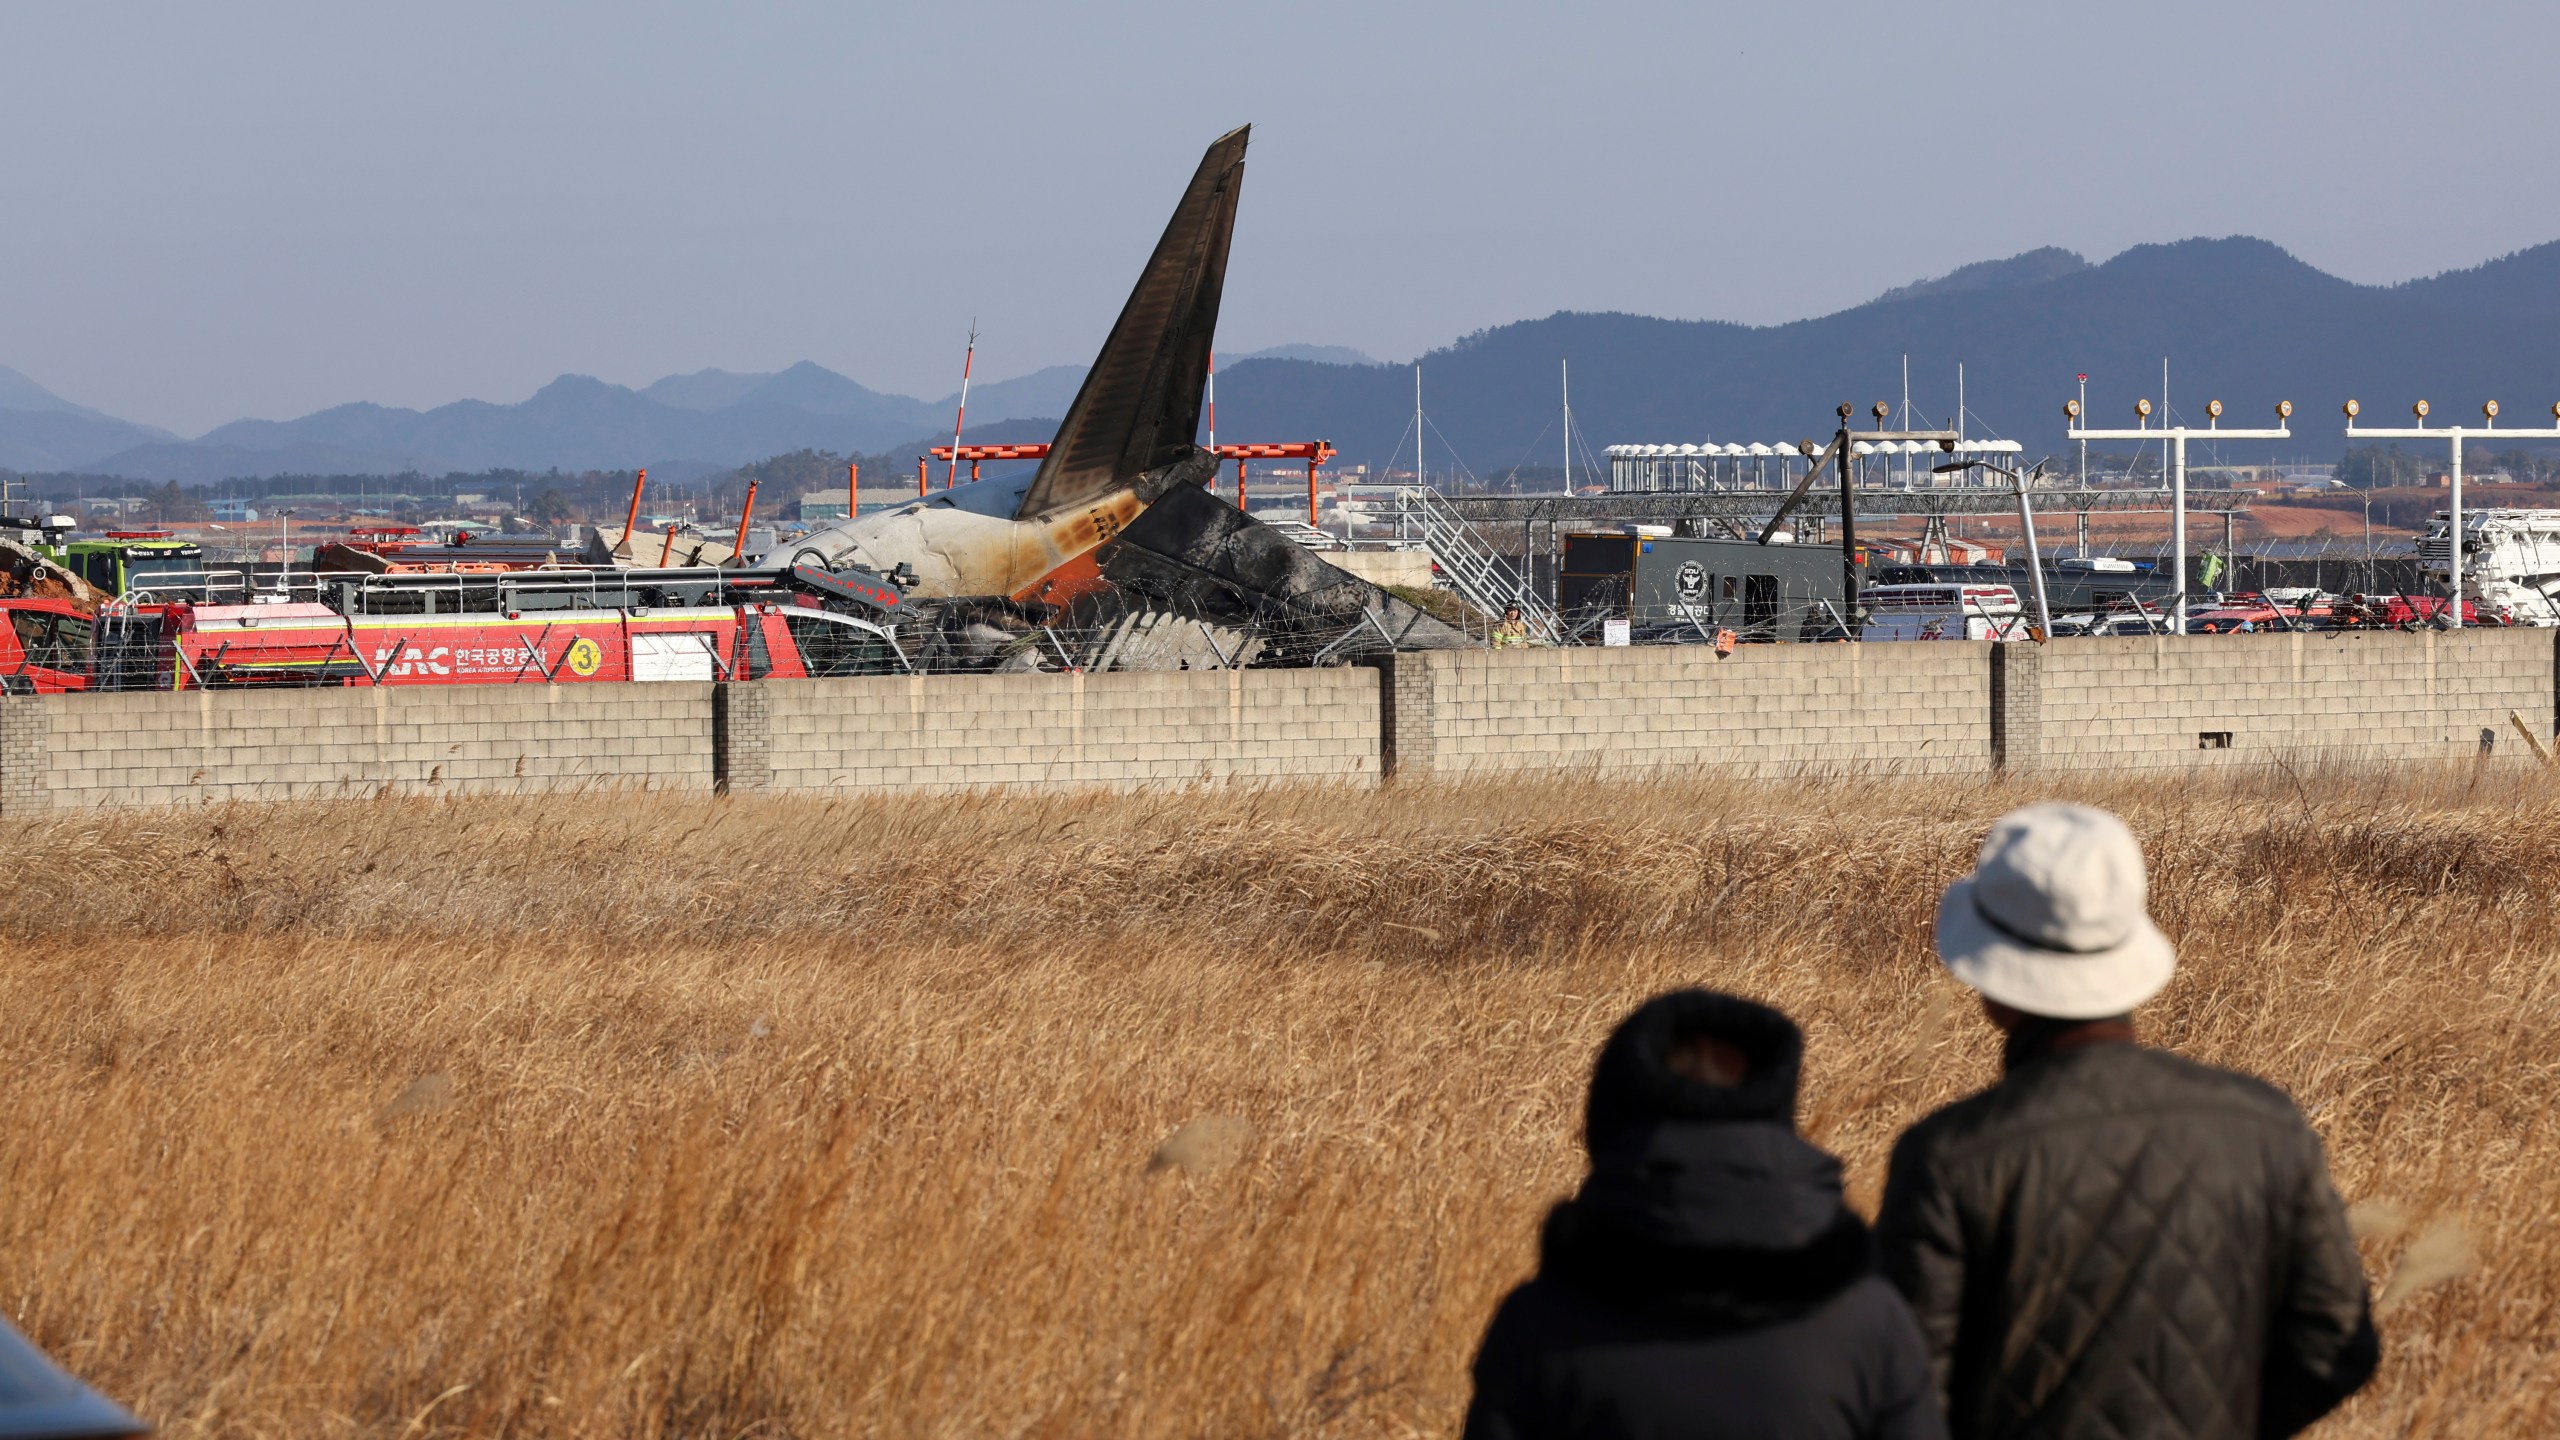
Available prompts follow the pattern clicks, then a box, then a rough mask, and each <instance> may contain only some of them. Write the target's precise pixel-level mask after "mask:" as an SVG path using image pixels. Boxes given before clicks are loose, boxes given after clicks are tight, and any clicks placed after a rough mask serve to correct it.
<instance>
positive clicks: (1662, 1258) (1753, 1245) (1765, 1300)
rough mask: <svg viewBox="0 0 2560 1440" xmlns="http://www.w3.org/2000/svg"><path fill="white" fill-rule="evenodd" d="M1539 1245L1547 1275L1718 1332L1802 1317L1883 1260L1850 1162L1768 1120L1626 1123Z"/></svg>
mask: <svg viewBox="0 0 2560 1440" xmlns="http://www.w3.org/2000/svg"><path fill="white" fill-rule="evenodd" d="M1539 1253H1540V1257H1541V1263H1540V1266H1539V1272H1540V1274H1542V1275H1545V1276H1548V1277H1551V1278H1553V1279H1555V1280H1558V1281H1560V1282H1562V1283H1564V1284H1567V1285H1571V1286H1573V1287H1574V1288H1576V1289H1578V1290H1582V1291H1584V1292H1586V1293H1589V1294H1591V1295H1594V1296H1597V1297H1598V1298H1600V1299H1602V1300H1604V1301H1607V1302H1608V1303H1609V1304H1611V1305H1614V1306H1616V1307H1618V1308H1620V1309H1624V1310H1630V1311H1634V1312H1637V1313H1640V1314H1648V1315H1658V1316H1661V1317H1664V1318H1668V1319H1676V1320H1679V1321H1682V1322H1684V1323H1690V1324H1697V1325H1703V1326H1707V1327H1709V1328H1717V1327H1735V1326H1750V1325H1766V1324H1770V1323H1772V1322H1774V1321H1778V1320H1783V1319H1786V1318H1788V1317H1790V1316H1794V1315H1800V1314H1802V1313H1804V1312H1805V1311H1807V1310H1810V1309H1812V1308H1813V1307H1814V1306H1816V1305H1819V1304H1821V1303H1822V1302H1823V1301H1825V1300H1827V1299H1829V1298H1830V1297H1831V1296H1833V1295H1834V1294H1837V1293H1838V1292H1839V1291H1840V1290H1841V1289H1842V1288H1843V1287H1845V1286H1847V1285H1849V1284H1850V1283H1852V1282H1854V1281H1856V1280H1857V1279H1858V1278H1859V1277H1861V1276H1863V1275H1866V1274H1867V1273H1868V1272H1869V1271H1870V1270H1871V1269H1873V1268H1874V1256H1873V1246H1872V1244H1871V1242H1870V1239H1869V1237H1868V1233H1867V1227H1866V1224H1865V1222H1863V1221H1861V1220H1860V1219H1859V1218H1858V1217H1857V1215H1856V1214H1855V1213H1853V1212H1852V1211H1850V1210H1849V1208H1848V1207H1847V1206H1846V1205H1843V1204H1842V1203H1841V1200H1840V1162H1839V1161H1837V1160H1835V1159H1833V1158H1832V1157H1831V1156H1829V1155H1827V1154H1825V1153H1823V1152H1822V1151H1821V1150H1818V1149H1816V1148H1815V1147H1813V1146H1811V1145H1808V1144H1806V1143H1805V1142H1804V1141H1803V1140H1801V1139H1799V1138H1797V1137H1796V1135H1795V1134H1794V1132H1793V1131H1791V1130H1789V1129H1788V1128H1786V1127H1785V1126H1782V1125H1776V1124H1772V1123H1769V1122H1767V1121H1756V1122H1755V1121H1741V1122H1731V1121H1697V1120H1664V1121H1656V1122H1654V1123H1651V1124H1648V1125H1644V1126H1640V1127H1638V1128H1637V1129H1634V1130H1630V1131H1623V1132H1620V1133H1619V1135H1618V1136H1617V1137H1616V1138H1615V1139H1614V1140H1613V1141H1612V1142H1611V1143H1610V1145H1609V1146H1608V1147H1607V1148H1606V1149H1604V1150H1602V1151H1601V1152H1600V1153H1599V1154H1597V1155H1595V1156H1593V1157H1592V1164H1591V1176H1590V1178H1589V1179H1587V1180H1585V1181H1584V1182H1583V1185H1582V1193H1581V1194H1579V1195H1576V1196H1575V1197H1574V1198H1573V1199H1571V1200H1568V1201H1566V1202H1564V1203H1563V1204H1561V1205H1558V1206H1557V1207H1556V1208H1555V1209H1554V1211H1553V1212H1551V1213H1550V1214H1549V1215H1548V1216H1547V1225H1546V1231H1545V1233H1544V1235H1543V1236H1542V1237H1541V1238H1540V1245H1539Z"/></svg>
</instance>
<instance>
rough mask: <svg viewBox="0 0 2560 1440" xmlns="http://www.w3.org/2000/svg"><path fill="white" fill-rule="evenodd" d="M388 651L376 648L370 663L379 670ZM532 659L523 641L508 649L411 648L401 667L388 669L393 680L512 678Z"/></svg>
mask: <svg viewBox="0 0 2560 1440" xmlns="http://www.w3.org/2000/svg"><path fill="white" fill-rule="evenodd" d="M391 650H392V647H391V646H389V645H381V646H376V647H375V649H374V652H373V663H374V664H375V665H376V666H377V667H379V666H380V665H381V664H382V663H383V662H384V661H386V660H389V659H390V658H391ZM532 655H533V649H532V647H531V646H529V645H527V644H525V643H524V642H523V641H517V642H515V643H514V644H511V645H495V646H483V645H466V646H463V647H460V648H458V649H457V648H455V647H452V646H448V645H434V646H420V647H411V648H406V649H403V650H402V651H401V652H400V663H399V664H397V665H394V666H392V667H391V673H392V674H393V675H395V676H400V675H485V674H501V673H503V674H510V675H511V674H513V673H515V671H516V670H517V669H519V668H520V667H522V666H523V665H524V664H525V663H526V661H527V660H529V659H530V658H531V657H532Z"/></svg>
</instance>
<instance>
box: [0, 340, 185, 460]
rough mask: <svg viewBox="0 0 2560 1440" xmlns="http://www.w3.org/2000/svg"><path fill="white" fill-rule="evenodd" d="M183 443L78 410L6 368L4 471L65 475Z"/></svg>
mask: <svg viewBox="0 0 2560 1440" xmlns="http://www.w3.org/2000/svg"><path fill="white" fill-rule="evenodd" d="M177 438H178V437H177V436H175V435H172V434H170V433H169V432H168V431H166V430H159V429H154V428H153V427H151V426H149V425H136V424H134V423H132V422H131V421H128V420H119V419H117V418H116V417H114V416H113V415H107V414H103V413H101V412H99V411H96V410H92V409H90V408H89V407H88V406H86V405H74V404H72V403H71V402H70V401H68V400H65V399H63V398H62V397H61V396H59V395H56V394H54V393H53V392H52V391H50V390H47V389H45V388H44V387H43V386H41V385H39V384H37V383H36V382H35V381H33V380H30V379H28V378H27V377H26V376H24V375H21V374H19V373H18V372H17V371H15V370H12V369H10V368H9V367H8V366H6V365H0V468H7V469H10V470H25V471H46V470H64V469H69V468H70V467H71V466H73V465H77V464H80V463H82V462H83V461H85V460H87V459H90V458H92V457H95V456H100V455H110V454H113V453H115V452H117V451H119V450H127V449H131V448H132V447H134V446H136V445H149V444H154V443H158V442H161V441H169V440H175V439H177Z"/></svg>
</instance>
